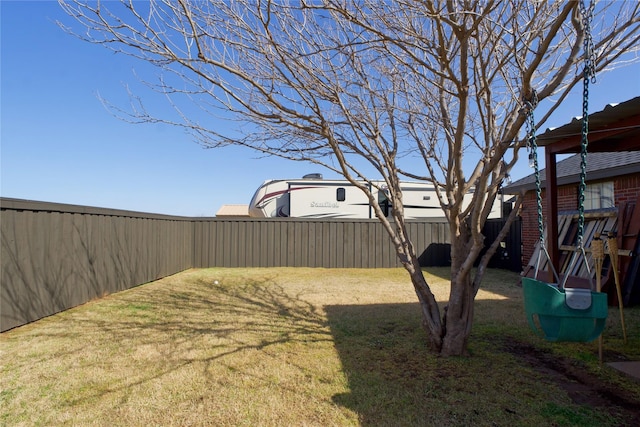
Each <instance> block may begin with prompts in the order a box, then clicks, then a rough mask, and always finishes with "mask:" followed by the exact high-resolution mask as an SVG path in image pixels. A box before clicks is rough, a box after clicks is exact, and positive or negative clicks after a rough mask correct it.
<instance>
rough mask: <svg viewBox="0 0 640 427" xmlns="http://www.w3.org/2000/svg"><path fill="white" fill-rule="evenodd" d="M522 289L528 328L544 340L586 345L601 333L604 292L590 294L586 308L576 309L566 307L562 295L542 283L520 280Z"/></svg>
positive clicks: (605, 310)
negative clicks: (583, 343) (536, 318)
mask: <svg viewBox="0 0 640 427" xmlns="http://www.w3.org/2000/svg"><path fill="white" fill-rule="evenodd" d="M522 287H523V290H524V308H525V311H526V313H527V320H528V321H529V326H531V329H533V330H534V331H535V332H536V333H537V334H538V335H541V336H543V337H544V338H545V339H546V340H548V341H574V342H589V341H593V340H594V339H596V338H598V336H600V334H601V333H602V330H603V329H604V326H605V322H606V320H607V312H608V308H607V294H606V293H603V292H591V304H590V306H589V307H588V308H585V309H584V310H580V309H574V308H570V307H569V306H568V305H567V304H566V303H565V296H566V295H565V292H563V291H562V290H560V289H558V288H557V287H555V286H551V285H549V284H548V283H546V282H542V281H540V280H536V279H532V278H529V277H523V278H522ZM587 295H588V292H587ZM535 315H537V316H538V322H539V325H540V326H539V327H538V325H536V322H535V319H534V316H535Z"/></svg>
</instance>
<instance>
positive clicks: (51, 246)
mask: <svg viewBox="0 0 640 427" xmlns="http://www.w3.org/2000/svg"><path fill="white" fill-rule="evenodd" d="M0 205H1V211H2V212H1V220H0V228H1V232H2V245H1V252H0V261H1V263H2V264H1V267H2V276H1V278H2V286H1V293H0V330H2V331H5V330H8V329H11V328H14V327H17V326H20V325H23V324H26V323H29V322H32V321H34V320H37V319H40V318H42V317H46V316H49V315H51V314H54V313H57V312H60V311H63V310H66V309H68V308H71V307H74V306H77V305H80V304H83V303H85V302H87V301H90V300H92V299H95V298H100V297H102V296H104V295H107V294H110V293H114V292H118V291H121V290H125V289H129V288H131V287H134V286H137V285H140V284H143V283H147V282H150V281H153V280H156V279H158V278H160V277H164V276H168V275H171V274H174V273H178V272H180V271H182V270H185V269H188V268H194V267H195V268H206V267H279V266H290V267H327V268H338V267H346V268H384V267H396V266H400V263H399V262H398V260H397V258H396V255H395V251H394V248H393V245H392V244H391V242H390V239H389V238H388V236H387V234H386V232H385V230H384V228H383V227H382V225H381V224H380V223H379V222H378V221H377V220H362V221H359V220H301V219H251V218H187V217H176V216H168V215H155V214H146V213H139V212H131V211H122V210H115V209H102V208H92V207H86V206H75V205H65V204H58V203H47V202H34V201H27V200H19V199H7V198H2V199H0ZM493 227H494V228H496V226H495V225H494V226H493ZM512 234H515V233H512ZM517 234H518V235H519V233H517ZM409 235H410V237H411V239H412V241H413V243H414V245H415V247H416V251H417V252H418V254H420V262H421V264H422V265H424V266H431V265H448V264H449V248H450V246H449V241H450V240H449V232H448V225H447V224H446V222H444V221H437V220H432V221H430V222H424V221H411V222H410V223H409ZM487 237H488V239H492V237H491V236H487ZM514 249H517V254H515V253H514V255H513V257H512V258H513V259H516V258H517V260H518V267H517V269H518V271H519V268H520V266H519V259H520V258H519V253H520V247H519V243H518V244H517V248H515V247H514ZM502 256H503V255H500V254H498V256H497V257H496V259H498V258H500V257H502ZM494 266H497V267H500V265H495V263H494ZM508 268H509V267H508Z"/></svg>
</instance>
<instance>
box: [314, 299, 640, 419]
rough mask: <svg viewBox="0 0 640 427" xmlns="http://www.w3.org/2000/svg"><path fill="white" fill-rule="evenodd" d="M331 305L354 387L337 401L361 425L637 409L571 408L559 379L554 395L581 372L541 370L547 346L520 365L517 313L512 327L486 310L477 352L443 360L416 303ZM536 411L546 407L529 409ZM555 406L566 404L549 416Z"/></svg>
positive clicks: (507, 306)
mask: <svg viewBox="0 0 640 427" xmlns="http://www.w3.org/2000/svg"><path fill="white" fill-rule="evenodd" d="M477 305H478V306H485V307H478V308H479V309H481V310H482V311H484V312H485V313H488V312H489V311H490V310H491V311H493V312H496V311H497V312H500V311H501V310H506V311H508V312H509V313H511V315H515V312H516V311H517V310H516V309H515V308H514V304H513V303H512V302H509V301H508V300H492V301H480V302H477ZM325 311H326V313H327V318H328V321H329V327H330V328H331V332H332V334H333V338H334V342H335V345H336V349H337V351H338V354H339V357H340V360H341V363H342V366H343V371H344V373H345V375H346V377H347V381H348V386H349V390H350V391H349V392H348V393H343V394H338V395H335V396H334V397H333V399H334V402H335V403H336V404H339V405H342V406H344V407H347V408H349V409H351V410H353V411H354V412H356V413H357V414H358V416H359V421H360V423H361V424H362V425H363V426H431V425H433V426H467V425H499V426H503V425H504V426H513V425H532V424H538V425H540V423H548V424H546V425H584V426H586V425H589V426H598V425H617V424H616V423H617V422H618V421H620V420H621V419H624V417H625V416H629V407H634V408H635V407H636V406H633V405H635V403H629V404H624V405H621V404H620V402H619V401H618V402H615V401H614V400H613V399H612V400H606V405H605V406H598V405H591V402H592V401H590V403H589V404H585V403H584V402H582V401H579V400H575V399H574V396H572V395H569V396H568V397H569V399H570V400H572V401H573V404H571V403H566V400H563V398H562V397H560V398H559V400H554V399H552V397H551V396H550V393H552V392H551V391H550V390H549V387H550V384H553V385H554V387H555V385H556V384H560V386H561V387H560V388H561V390H560V391H556V392H553V393H563V392H564V389H562V384H564V383H569V382H575V378H574V376H571V375H567V376H565V375H564V374H566V372H565V373H554V375H553V376H549V374H548V372H547V371H542V370H541V369H540V368H541V367H544V366H546V365H545V364H547V363H548V362H547V361H545V360H542V359H540V360H539V357H538V356H539V354H543V353H544V352H542V351H538V353H539V354H538V353H535V354H534V356H535V357H530V358H529V359H527V361H528V362H529V363H522V360H521V359H522V358H523V356H522V355H521V354H520V353H519V352H518V351H514V350H513V348H514V346H515V347H517V348H523V346H522V344H519V343H520V341H519V338H517V336H518V334H520V333H522V330H523V328H526V325H525V324H524V322H523V321H522V320H521V321H517V320H516V319H514V318H513V317H512V318H511V321H512V322H514V323H513V324H511V326H505V325H506V324H507V323H505V321H504V318H503V317H502V316H497V317H495V318H494V317H493V315H488V314H485V315H483V318H484V319H482V320H481V321H479V322H476V324H475V325H474V332H473V333H472V336H471V339H470V344H469V349H470V352H471V353H472V355H471V357H449V358H440V357H438V356H437V355H434V354H432V353H430V352H429V350H428V349H427V343H426V337H425V332H424V330H423V329H422V327H421V325H420V319H421V317H420V309H419V306H418V304H417V303H416V304H373V305H333V306H327V307H325ZM520 314H522V315H523V313H520ZM522 317H524V316H522ZM520 323H522V324H520ZM510 333H513V334H514V336H513V337H511V336H510V335H509V334H510ZM529 347H531V348H535V347H534V346H532V345H530V344H529ZM544 355H545V356H546V358H547V359H553V360H555V356H552V355H551V353H549V354H547V353H544ZM573 362H575V360H573ZM534 371H535V372H534ZM540 372H542V373H543V374H544V375H543V377H541V376H540ZM586 376H587V377H589V378H591V382H592V383H593V384H591V385H589V384H588V382H587V385H585V387H586V389H589V391H593V394H594V395H595V394H597V393H598V392H599V390H600V389H602V388H603V387H602V385H600V384H599V380H598V379H597V378H596V377H595V376H593V375H586ZM594 384H597V387H592V386H593V385H594ZM605 388H606V387H605ZM592 389H593V390H592ZM551 400H553V402H551ZM601 400H602V399H601ZM554 405H555V406H554ZM536 407H539V408H540V412H536V409H530V408H536ZM556 407H557V408H560V409H561V410H559V411H551V412H550V413H546V414H545V413H543V410H548V409H549V408H556ZM621 413H622V414H625V415H623V416H621V415H620V414H621Z"/></svg>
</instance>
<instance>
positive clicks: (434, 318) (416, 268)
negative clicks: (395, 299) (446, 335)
mask: <svg viewBox="0 0 640 427" xmlns="http://www.w3.org/2000/svg"><path fill="white" fill-rule="evenodd" d="M405 268H406V269H407V270H408V271H409V275H410V276H411V283H413V288H414V290H415V292H416V295H417V296H418V301H419V302H420V311H421V312H422V326H423V328H424V329H425V331H426V333H427V338H428V339H429V347H430V348H431V350H432V351H434V352H436V353H439V352H440V351H441V349H442V322H441V321H440V309H439V308H438V303H437V302H436V298H435V296H434V295H433V293H431V289H429V285H428V284H427V281H426V280H425V278H424V275H423V274H422V270H421V268H420V264H419V263H418V260H417V258H414V262H412V263H411V264H406V265H405Z"/></svg>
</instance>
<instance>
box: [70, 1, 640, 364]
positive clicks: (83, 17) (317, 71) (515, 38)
mask: <svg viewBox="0 0 640 427" xmlns="http://www.w3.org/2000/svg"><path fill="white" fill-rule="evenodd" d="M60 3H61V5H62V7H63V8H64V10H65V11H66V12H67V13H68V14H69V15H70V16H72V17H74V18H75V19H76V20H77V22H76V23H74V24H72V26H71V27H69V26H68V27H66V28H67V29H68V30H69V31H70V32H73V33H76V34H78V35H79V36H80V37H81V38H83V39H85V40H87V41H90V42H92V43H97V44H101V45H104V46H106V47H108V48H110V49H113V50H114V51H116V52H124V53H126V54H128V55H131V56H133V57H136V58H139V59H140V60H142V61H146V62H148V63H151V64H154V65H155V66H157V67H158V68H159V69H160V70H162V73H161V77H160V78H159V80H158V81H157V82H154V83H153V85H154V86H153V87H154V88H155V89H156V90H157V91H159V92H161V93H165V94H167V95H168V97H167V98H168V99H169V100H170V102H171V103H172V104H173V105H174V107H175V111H176V113H177V114H176V115H175V116H172V117H156V116H154V115H153V114H151V113H149V112H148V111H147V110H146V106H145V104H144V103H143V102H142V100H141V99H139V98H135V97H133V98H132V99H133V101H134V102H133V103H132V108H131V110H128V111H127V114H128V118H129V119H130V120H133V121H139V122H164V123H171V124H174V125H177V126H182V127H184V128H186V129H187V130H188V131H190V132H192V133H193V134H194V135H195V136H196V138H197V140H198V141H199V142H200V143H202V144H204V145H206V146H210V147H220V146H224V145H239V146H245V147H248V148H251V149H253V150H257V151H258V152H260V153H264V154H266V155H274V156H279V157H283V158H286V159H291V160H297V161H304V162H311V163H315V164H318V165H322V166H324V167H326V168H328V169H329V170H331V171H335V172H337V173H339V174H341V175H343V176H344V177H345V178H346V179H347V180H349V181H350V182H351V183H352V184H353V185H355V186H357V187H359V188H360V189H361V190H362V191H363V192H365V193H366V194H367V196H368V198H369V202H370V204H371V206H372V207H373V209H374V211H375V214H376V216H377V218H378V219H379V220H380V221H381V222H382V224H384V227H385V229H386V230H387V232H388V234H389V236H390V238H391V239H392V241H393V244H394V245H395V248H396V251H397V255H398V258H399V259H400V261H401V262H402V264H403V266H404V267H405V268H406V270H407V271H408V272H409V274H410V276H411V281H412V283H413V286H414V288H415V291H416V294H417V296H418V299H419V301H420V304H421V307H422V314H423V325H424V327H425V329H426V332H427V335H428V337H429V343H430V345H431V347H432V348H433V349H434V350H435V351H437V352H439V353H440V354H442V355H459V354H464V353H465V350H466V346H467V340H468V337H469V334H470V331H471V325H472V320H473V303H474V299H475V296H476V293H477V292H478V289H479V286H480V283H481V280H482V277H483V274H484V272H485V269H486V266H487V263H488V261H489V258H490V256H491V255H492V254H493V252H494V251H495V248H496V245H497V243H498V241H496V242H494V243H493V244H492V245H491V246H490V248H489V250H488V251H487V253H486V255H484V256H483V258H482V259H480V260H479V263H477V261H478V258H479V256H480V253H481V251H482V249H483V248H484V247H485V244H487V243H491V242H485V241H484V236H483V235H482V232H481V231H482V228H483V225H484V223H485V221H486V219H487V217H488V215H489V212H490V210H491V207H492V206H493V203H494V201H495V200H496V197H498V194H499V191H500V187H501V185H502V183H503V180H504V179H505V176H506V175H507V174H508V173H509V171H510V169H511V168H512V167H513V165H514V164H515V163H516V161H517V159H518V151H519V150H520V149H521V148H523V147H524V145H525V144H526V138H525V137H523V136H519V135H520V134H521V133H522V132H521V128H522V125H523V124H524V123H525V115H524V114H522V110H523V107H526V106H531V105H533V104H534V103H533V102H531V101H532V100H533V99H534V98H537V100H540V101H541V100H544V99H546V98H549V97H550V96H551V95H554V96H555V97H556V99H557V102H556V103H555V104H553V103H550V107H548V109H547V110H546V111H544V112H543V114H542V118H541V119H540V120H539V122H538V123H537V124H538V125H541V124H543V123H544V122H545V121H546V120H547V119H548V117H549V116H550V114H551V113H552V112H553V111H554V109H555V108H557V106H558V105H559V104H560V102H561V101H562V100H563V99H564V98H565V97H566V95H567V94H568V93H569V91H570V90H571V89H572V88H573V87H574V86H575V85H576V84H577V83H579V82H580V81H581V78H582V71H581V58H582V50H583V49H582V46H583V44H584V43H583V42H584V40H585V37H588V36H589V34H590V32H588V31H585V29H586V28H588V26H585V23H587V24H588V22H589V21H585V20H584V19H582V16H583V15H588V14H589V13H590V12H591V11H592V10H591V9H590V8H588V7H584V8H581V7H579V6H584V5H582V4H579V3H578V2H576V1H569V2H565V1H563V2H541V1H530V0H511V1H492V0H483V1H471V0H469V1H433V2H423V1H417V0H396V1H385V2H381V1H378V0H360V1H347V0H324V1H320V0H317V1H316V0H304V1H300V2H297V1H287V0H282V1H269V0H264V1H261V0H236V1H231V0H210V1H208V2H205V1H187V0H178V1H169V0H166V1H151V2H139V3H134V2H124V3H121V4H113V3H106V2H104V3H101V2H99V1H98V2H85V1H73V0H60ZM639 8H640V4H639V3H637V2H622V3H616V2H610V3H605V4H603V5H598V7H596V8H595V10H593V17H594V20H593V29H594V32H593V33H594V34H595V33H596V32H597V37H594V38H593V48H594V49H593V52H594V55H596V56H597V58H596V59H597V62H596V64H597V65H596V68H597V70H598V71H604V70H607V69H610V68H611V67H613V66H614V65H619V64H620V63H621V62H624V61H622V59H623V58H625V56H624V54H628V53H629V52H632V51H637V49H638V46H639V45H640V43H638V41H639V40H638V39H639V33H640V12H639ZM581 10H583V11H584V12H585V13H583V14H581ZM78 23H80V24H81V25H82V28H83V30H82V31H80V30H78V28H79V27H78ZM587 41H588V42H589V41H590V39H587ZM588 44H589V43H588ZM185 101H188V102H190V103H192V105H196V106H197V107H198V108H199V109H201V110H202V111H203V112H204V113H207V114H209V115H212V116H218V117H224V118H226V119H228V120H236V121H237V122H238V123H239V125H238V128H237V129H236V130H234V131H233V132H229V133H225V132H221V131H219V130H218V129H216V128H214V127H211V126H209V125H208V124H207V123H206V122H203V121H202V120H195V119H194V116H193V115H192V114H189V113H187V112H186V110H184V108H185V107H184V106H185V105H187V104H185ZM198 117H202V116H201V115H198ZM470 159H471V160H470ZM365 170H374V171H375V173H376V174H377V175H378V176H375V177H374V176H367V175H371V173H365ZM380 177H381V178H382V179H383V180H384V182H385V183H386V186H387V188H388V192H389V193H388V194H389V200H390V202H391V203H392V205H393V208H394V209H393V213H392V220H389V219H387V218H386V217H385V215H384V213H383V212H382V211H381V209H380V207H379V206H378V204H377V203H376V200H375V198H374V195H373V194H372V192H371V191H370V190H369V189H368V186H366V185H363V184H362V182H363V181H369V180H371V179H379V178H380ZM406 178H411V179H414V180H420V181H425V182H430V183H432V184H433V186H434V187H435V189H436V192H437V195H438V197H439V200H440V204H441V206H442V209H443V211H444V212H445V215H446V217H447V220H448V223H449V227H450V232H451V233H450V234H451V292H450V297H449V302H448V305H447V309H446V310H445V311H444V313H441V312H440V310H439V308H438V305H437V303H436V300H435V298H434V296H433V294H432V293H431V291H430V288H429V285H428V283H427V282H426V280H425V278H424V276H423V274H422V271H421V269H420V265H419V263H418V259H417V255H416V248H414V247H413V245H412V243H411V239H410V237H409V235H408V234H407V228H406V223H405V219H404V213H403V208H402V206H403V205H402V192H401V191H400V180H401V179H406ZM469 192H473V200H472V203H471V204H468V205H467V204H463V197H464V196H465V194H468V193H469ZM508 226H509V223H507V225H506V226H505V229H504V230H503V233H505V232H506V230H507V228H508ZM499 238H500V237H499ZM474 264H479V265H478V267H477V268H476V269H474V268H473V267H474Z"/></svg>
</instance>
